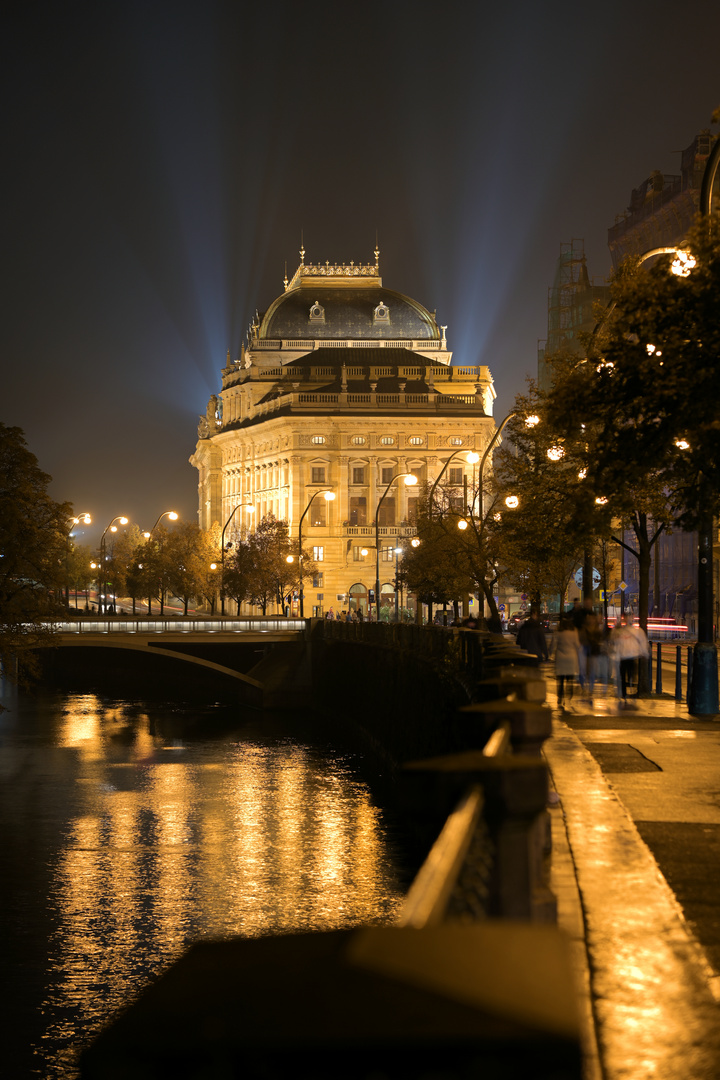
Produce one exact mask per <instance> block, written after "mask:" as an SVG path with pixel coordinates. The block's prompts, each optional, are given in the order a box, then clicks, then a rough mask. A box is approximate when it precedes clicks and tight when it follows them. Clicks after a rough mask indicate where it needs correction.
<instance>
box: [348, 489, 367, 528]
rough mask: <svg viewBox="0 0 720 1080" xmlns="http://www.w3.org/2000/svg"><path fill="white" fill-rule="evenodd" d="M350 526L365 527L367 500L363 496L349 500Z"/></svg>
mask: <svg viewBox="0 0 720 1080" xmlns="http://www.w3.org/2000/svg"><path fill="white" fill-rule="evenodd" d="M350 524H351V525H367V499H366V498H365V496H364V495H357V496H353V497H351V499H350Z"/></svg>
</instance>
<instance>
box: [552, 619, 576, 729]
mask: <svg viewBox="0 0 720 1080" xmlns="http://www.w3.org/2000/svg"><path fill="white" fill-rule="evenodd" d="M581 648H582V646H581V644H580V635H579V633H578V631H577V629H576V628H575V626H573V623H572V619H569V618H563V619H561V620H560V623H559V625H558V628H557V630H556V631H555V633H554V634H553V639H552V648H551V651H552V655H553V658H554V660H555V680H556V683H557V703H558V706H559V708H561V709H564V708H565V689H566V688H567V696H568V700H572V696H573V688H574V682H575V679H576V678H577V677H578V675H579V674H580V651H581Z"/></svg>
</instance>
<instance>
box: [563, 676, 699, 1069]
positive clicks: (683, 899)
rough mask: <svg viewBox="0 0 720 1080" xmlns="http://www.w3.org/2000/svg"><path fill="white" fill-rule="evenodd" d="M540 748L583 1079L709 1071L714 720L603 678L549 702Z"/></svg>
mask: <svg viewBox="0 0 720 1080" xmlns="http://www.w3.org/2000/svg"><path fill="white" fill-rule="evenodd" d="M548 675H550V672H548ZM553 689H554V680H551V678H549V677H548V704H550V705H552V706H553V707H555V706H556V701H555V697H554V694H553V693H552V690H553ZM545 757H546V759H547V761H548V765H549V767H550V770H551V773H552V783H553V785H554V788H555V790H556V791H557V793H558V796H559V799H560V802H559V804H558V806H556V807H554V808H553V809H552V810H551V816H552V826H553V853H552V858H551V874H552V887H553V890H554V892H555V894H556V896H557V897H558V910H559V922H560V925H561V926H562V927H563V928H564V929H565V930H566V931H567V932H568V933H569V934H570V937H571V939H572V942H573V953H574V956H575V960H576V971H577V979H578V988H579V992H580V993H579V997H580V1003H581V1013H582V1018H583V1020H584V1027H585V1072H586V1078H587V1080H644V1078H646V1077H647V1078H652V1080H705V1078H715V1077H720V1004H719V1002H720V858H716V857H715V854H716V851H717V852H718V853H720V723H714V722H713V721H706V720H703V721H697V720H694V719H693V718H691V717H689V716H688V713H687V708H686V707H685V706H684V705H677V704H676V703H675V702H674V701H673V700H672V699H671V698H669V697H668V698H660V699H649V700H648V701H647V702H646V701H642V702H640V701H639V702H635V703H632V705H631V706H630V707H628V708H623V709H622V710H619V708H618V704H617V700H616V699H615V698H614V697H613V696H612V688H610V692H609V693H608V694H604V693H602V692H601V694H600V695H599V696H596V697H595V698H594V701H593V704H592V705H590V704H589V703H588V702H587V701H586V700H580V699H579V698H577V697H576V698H574V699H573V701H572V702H571V703H570V707H569V708H568V710H567V711H562V712H561V711H560V710H557V709H555V712H554V721H553V736H552V738H551V739H549V740H548V741H547V743H546V744H545ZM651 849H652V850H651ZM671 886H672V887H671Z"/></svg>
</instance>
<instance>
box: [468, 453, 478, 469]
mask: <svg viewBox="0 0 720 1080" xmlns="http://www.w3.org/2000/svg"><path fill="white" fill-rule="evenodd" d="M479 460H480V455H479V454H476V453H475V451H474V450H471V451H470V453H469V454H468V456H467V463H468V465H476V464H477V463H478V461H479Z"/></svg>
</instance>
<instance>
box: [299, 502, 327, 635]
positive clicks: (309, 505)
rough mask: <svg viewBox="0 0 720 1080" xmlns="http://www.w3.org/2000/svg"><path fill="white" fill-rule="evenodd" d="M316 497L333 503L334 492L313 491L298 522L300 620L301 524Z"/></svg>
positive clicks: (301, 576) (301, 574) (301, 614)
mask: <svg viewBox="0 0 720 1080" xmlns="http://www.w3.org/2000/svg"><path fill="white" fill-rule="evenodd" d="M318 495H322V496H323V498H324V499H325V502H333V500H334V498H335V492H334V491H330V490H329V489H328V488H318V489H317V491H313V493H312V495H311V496H310V502H309V503H308V504H307V506H306V507H305V509H304V510H303V512H302V514H301V515H300V520H299V522H298V575H299V577H300V590H299V599H300V618H301V619H304V618H305V608H304V605H303V601H304V592H303V570H302V523H303V521H304V520H305V515H306V514H307V512H308V510H309V509H310V507H311V506H312V504H313V500H314V499H316V498H317V496H318Z"/></svg>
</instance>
